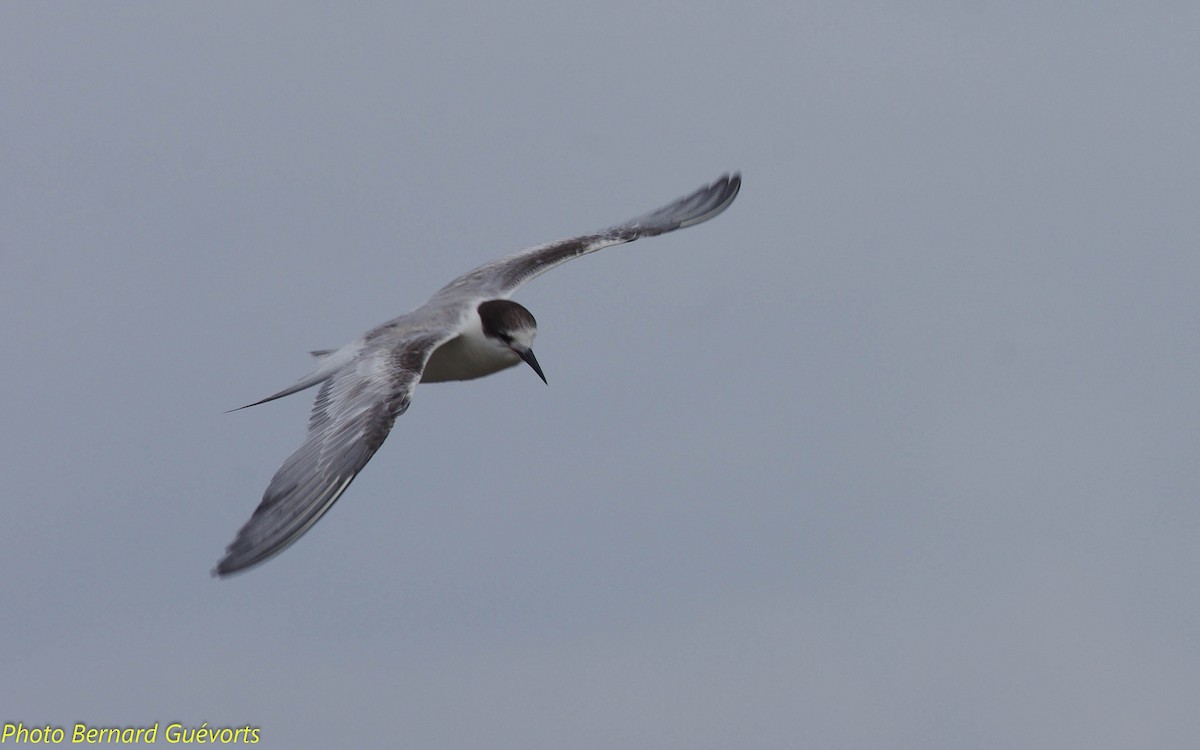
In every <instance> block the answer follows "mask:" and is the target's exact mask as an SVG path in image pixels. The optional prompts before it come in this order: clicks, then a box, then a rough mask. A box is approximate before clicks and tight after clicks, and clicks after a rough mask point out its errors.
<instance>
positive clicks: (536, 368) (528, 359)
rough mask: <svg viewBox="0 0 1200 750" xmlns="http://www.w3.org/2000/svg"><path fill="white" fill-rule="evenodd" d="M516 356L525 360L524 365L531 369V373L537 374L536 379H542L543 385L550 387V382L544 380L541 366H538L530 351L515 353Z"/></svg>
mask: <svg viewBox="0 0 1200 750" xmlns="http://www.w3.org/2000/svg"><path fill="white" fill-rule="evenodd" d="M517 356H519V357H520V358H521V359H523V360H525V364H527V365H529V366H530V367H532V368H533V371H534V372H536V373H537V374H538V377H539V378H541V379H542V382H543V383H545V384H546V385H550V381H549V380H546V376H545V375H544V374H542V366H541V365H539V364H538V361H537V357H535V356H533V350H532V349H526V350H525V351H523V352H517Z"/></svg>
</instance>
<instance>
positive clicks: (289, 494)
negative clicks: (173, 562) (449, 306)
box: [213, 335, 446, 576]
mask: <svg viewBox="0 0 1200 750" xmlns="http://www.w3.org/2000/svg"><path fill="white" fill-rule="evenodd" d="M445 338H446V337H445V335H428V336H421V337H414V338H413V339H411V340H410V341H408V342H406V344H405V346H404V347H402V348H400V349H377V350H374V351H372V352H370V353H369V354H364V355H363V356H362V357H360V358H359V359H357V360H355V361H354V362H352V363H350V364H349V365H347V366H346V367H344V368H342V369H341V370H339V371H338V372H336V373H334V374H333V375H332V376H331V377H330V378H329V379H328V380H326V381H325V382H324V383H323V384H322V385H321V389H320V390H319V391H318V392H317V398H316V401H315V403H314V404H313V410H312V414H311V415H310V417H309V421H308V437H307V439H306V440H305V441H304V444H303V445H301V446H300V447H299V448H298V449H297V450H296V452H295V453H293V454H292V455H291V456H289V457H288V458H287V460H286V461H284V462H283V465H282V466H280V467H279V470H278V471H277V472H275V476H274V478H273V479H271V483H270V485H268V486H267V490H266V492H265V493H263V498H262V501H261V502H260V503H259V505H258V507H257V508H256V509H255V511H254V514H253V515H251V516H250V520H249V521H247V522H246V524H245V525H244V526H243V527H242V528H241V530H240V531H239V532H238V535H237V538H235V539H234V540H233V543H232V544H230V545H229V547H228V549H227V550H226V554H225V557H224V558H223V559H222V560H221V561H220V562H219V563H217V567H216V569H215V570H214V571H213V573H214V574H215V575H219V576H225V575H229V574H231V573H236V572H238V571H240V570H245V569H246V568H248V567H250V566H252V565H257V564H258V563H260V562H262V561H264V560H266V559H267V558H269V557H272V556H273V555H276V554H278V553H279V552H281V551H282V550H283V549H284V548H285V547H287V546H288V545H289V544H291V543H292V542H294V541H296V540H297V539H298V538H300V536H301V535H303V534H304V532H306V531H308V529H309V528H310V527H311V526H312V525H313V524H314V523H316V522H317V520H318V519H320V518H321V516H323V515H324V514H325V513H326V511H328V510H329V509H330V508H331V507H332V506H333V504H334V503H335V502H337V499H338V498H339V497H341V495H342V493H343V492H345V491H346V488H347V487H349V486H350V483H351V482H352V481H354V478H355V477H356V476H358V473H359V472H360V471H362V468H363V467H364V466H366V465H367V462H368V461H370V460H371V457H372V456H374V455H375V452H376V451H377V450H379V447H380V446H381V445H383V441H384V440H385V439H386V438H387V436H388V433H389V432H390V431H391V429H392V424H393V423H394V422H395V421H396V418H397V417H399V416H400V415H401V414H403V413H404V412H405V410H407V409H408V405H409V402H410V401H411V398H412V391H413V388H415V387H416V385H417V382H418V381H419V380H420V379H421V371H422V370H423V369H424V367H425V362H426V361H427V360H428V359H429V355H430V353H431V352H432V351H433V350H434V349H436V348H437V346H438V345H439V344H441V343H442V342H443V341H444V340H445Z"/></svg>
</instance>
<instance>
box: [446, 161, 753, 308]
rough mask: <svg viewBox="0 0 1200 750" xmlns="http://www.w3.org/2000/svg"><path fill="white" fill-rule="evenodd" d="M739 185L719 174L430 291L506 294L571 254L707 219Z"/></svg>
mask: <svg viewBox="0 0 1200 750" xmlns="http://www.w3.org/2000/svg"><path fill="white" fill-rule="evenodd" d="M741 187H742V177H741V175H740V174H737V173H734V174H733V175H724V176H722V177H721V178H720V179H718V180H717V181H716V182H714V183H712V184H711V185H705V186H704V187H702V188H700V189H699V190H697V191H696V192H694V193H692V194H690V195H687V196H684V197H683V198H680V199H679V200H677V201H675V202H674V203H670V204H668V205H666V206H663V207H662V208H658V209H655V210H654V211H651V212H649V213H646V214H642V215H641V216H639V217H637V218H635V219H630V220H629V221H627V222H625V223H623V224H618V225H617V226H614V227H611V228H609V229H605V230H602V231H599V232H594V233H592V234H584V235H580V236H578V237H571V238H568V239H564V240H558V241H556V242H548V243H546V244H544V245H536V246H534V247H530V248H526V249H525V250H521V251H519V252H516V253H513V254H512V255H508V256H506V257H504V258H500V259H499V260H494V261H492V262H491V263H485V264H484V265H482V266H479V267H478V268H476V269H474V270H473V271H470V272H468V273H465V274H463V275H462V276H459V277H458V278H457V279H455V280H454V281H451V282H450V283H449V284H447V285H446V286H445V287H443V288H442V290H441V291H439V292H438V294H437V295H435V297H434V299H437V297H439V296H447V297H457V296H459V295H463V294H467V293H471V292H474V293H476V294H478V295H479V296H480V297H481V298H487V297H507V296H509V295H510V294H512V293H513V292H514V291H516V290H517V288H519V287H520V286H521V285H522V284H524V283H525V282H527V281H529V280H531V279H533V278H535V277H537V276H540V275H541V274H543V273H545V272H546V271H549V270H550V269H551V268H554V267H555V266H558V265H561V264H563V263H566V262H567V261H568V260H571V259H572V258H578V257H579V256H581V255H587V254H588V253H594V252H596V251H597V250H602V249H604V248H606V247H611V246H613V245H620V244H623V243H626V242H633V241H634V240H636V239H638V238H641V237H653V236H655V235H659V234H664V233H666V232H672V231H674V230H676V229H681V228H683V227H690V226H692V225H694V224H699V223H701V222H704V221H708V220H709V219H711V218H713V217H714V216H716V215H717V214H719V213H721V212H722V211H724V210H725V209H726V208H728V207H729V204H730V203H733V199H734V198H736V197H737V194H738V191H739V190H740V189H741Z"/></svg>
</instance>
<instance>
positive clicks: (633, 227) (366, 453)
mask: <svg viewBox="0 0 1200 750" xmlns="http://www.w3.org/2000/svg"><path fill="white" fill-rule="evenodd" d="M741 185H742V180H741V176H740V175H739V174H736V173H735V174H733V175H725V176H722V177H721V178H720V179H718V180H717V181H716V182H714V183H712V184H711V185H706V186H705V187H702V188H700V189H699V190H697V191H696V192H694V193H692V194H691V195H688V196H686V197H684V198H680V199H679V200H677V201H675V202H674V203H671V204H670V205H667V206H663V207H662V208H659V209H657V210H655V211H651V212H649V213H647V214H643V215H641V216H639V217H637V218H636V219H631V220H630V221H627V222H625V223H623V224H618V225H617V226H614V227H612V228H610V229H605V230H602V231H599V232H593V233H591V234H584V235H580V236H578V237H571V238H569V239H564V240H559V241H557V242H549V243H546V244H544V245H537V246H535V247H530V248H527V249H525V250H521V251H518V252H516V253H513V254H512V255H508V256H506V257H503V258H500V259H499V260H494V261H492V262H491V263H486V264H484V265H482V266H479V267H478V268H476V269H475V270H473V271H470V272H468V273H466V274H463V275H462V276H459V277H458V278H457V279H455V280H454V281H451V282H450V283H449V284H447V285H446V286H444V287H442V289H441V290H440V291H438V292H437V293H436V294H434V295H433V297H431V298H430V300H429V301H428V302H426V303H425V304H424V305H422V306H421V307H418V308H417V309H416V310H413V311H412V312H410V313H408V314H407V315H401V316H400V317H398V318H395V319H394V320H390V321H388V322H387V323H384V324H383V325H380V326H377V327H376V328H373V329H371V330H370V331H367V332H366V333H365V334H363V335H362V336H360V337H359V338H357V339H355V340H354V341H351V342H350V343H349V344H346V345H345V346H343V347H342V348H340V349H331V350H321V351H314V352H313V353H312V354H313V356H314V357H316V358H317V365H316V369H314V370H313V371H312V372H311V373H309V374H308V375H306V376H305V377H303V378H301V379H300V381H299V382H297V383H296V384H295V385H293V386H291V387H290V388H285V389H284V390H282V391H280V392H278V393H276V394H274V395H271V396H267V397H266V398H264V399H262V400H260V401H255V402H254V403H252V404H247V405H246V406H242V407H239V409H247V408H249V407H251V406H258V405H259V404H265V403H266V402H268V401H274V400H275V399H277V398H282V397H284V396H288V395H291V394H293V393H297V392H299V391H302V390H304V389H306V388H311V387H312V386H315V385H320V386H321V388H320V390H318V391H317V398H316V402H315V403H314V404H313V409H312V414H311V416H310V417H309V420H308V435H307V437H306V438H305V441H304V444H303V445H301V446H300V447H299V448H298V449H297V450H296V452H295V453H293V454H292V455H291V456H290V457H288V459H287V460H286V461H284V462H283V465H282V466H280V467H279V471H277V472H275V476H274V478H272V479H271V483H270V484H269V485H268V486H267V489H266V492H265V493H263V498H262V501H261V502H260V503H259V505H258V507H257V508H256V509H255V510H254V513H253V515H251V516H250V520H249V521H247V522H246V524H245V525H244V526H242V528H241V530H240V531H239V532H238V534H237V537H236V538H235V539H234V540H233V543H232V544H230V545H229V547H228V548H227V549H226V554H225V557H224V558H222V559H221V561H220V562H219V563H217V567H216V569H215V570H213V574H214V575H217V576H227V575H230V574H232V573H236V572H238V571H241V570H245V569H246V568H249V567H251V566H253V565H257V564H259V563H261V562H263V561H264V560H266V559H268V558H270V557H272V556H274V555H277V554H279V552H281V551H282V550H283V549H284V548H285V547H287V546H288V545H290V544H291V543H292V542H294V541H296V540H297V539H299V538H300V536H301V535H303V534H304V532H306V531H308V529H309V528H311V527H312V525H313V524H314V523H316V522H317V520H318V519H320V518H321V516H323V515H324V514H325V513H326V511H328V510H329V508H330V507H332V506H333V504H334V502H336V501H337V499H338V498H339V497H341V495H342V493H343V492H345V491H346V488H347V487H349V486H350V483H351V482H352V481H354V478H355V477H356V476H358V473H359V472H360V471H362V468H363V467H364V466H366V464H367V462H368V461H370V460H371V457H372V456H374V455H375V452H376V451H377V450H379V446H381V445H383V441H384V439H386V438H387V436H388V432H389V431H391V429H392V424H393V423H395V421H396V418H397V417H399V416H400V415H401V414H403V413H404V412H405V410H407V409H408V405H409V402H410V401H411V400H412V393H413V389H414V388H416V386H417V383H440V382H445V381H451V380H472V379H474V378H481V377H483V376H485V375H491V374H492V373H494V372H499V371H500V370H504V369H506V368H509V367H513V366H514V365H517V364H519V363H521V362H525V363H526V364H528V365H529V366H530V367H531V368H533V371H534V372H535V373H537V375H538V377H539V378H541V379H542V381H543V382H546V376H545V374H544V373H543V372H542V367H541V365H540V364H538V361H537V358H536V357H534V356H533V348H532V346H533V338H534V336H535V335H536V334H537V321H536V320H534V317H533V315H532V314H531V313H530V312H529V311H528V310H526V309H525V308H524V307H522V306H521V305H519V304H517V303H516V302H513V301H512V300H510V299H509V297H510V296H511V295H512V294H513V292H515V291H516V290H517V289H518V288H519V287H520V286H521V285H522V284H524V283H525V282H527V281H529V280H531V279H533V278H534V277H536V276H539V275H541V274H543V273H545V272H546V271H549V270H550V269H551V268H554V267H555V266H558V265H560V264H562V263H566V262H567V261H568V260H571V259H573V258H578V257H579V256H581V255H587V254H588V253H594V252H596V251H597V250H601V249H603V248H606V247H610V246H612V245H620V244H623V243H626V242H633V241H634V240H636V239H639V238H641V237H653V236H655V235H658V234H663V233H665V232H672V231H674V230H676V229H682V228H683V227H689V226H692V225H693V224H699V223H701V222H703V221H708V220H709V219H711V218H713V217H714V216H716V215H717V214H719V213H721V212H722V211H724V210H725V209H726V208H728V207H729V204H730V203H732V202H733V199H734V198H735V197H737V194H738V190H739V189H740V188H741ZM233 411H238V409H234V410H233Z"/></svg>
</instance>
